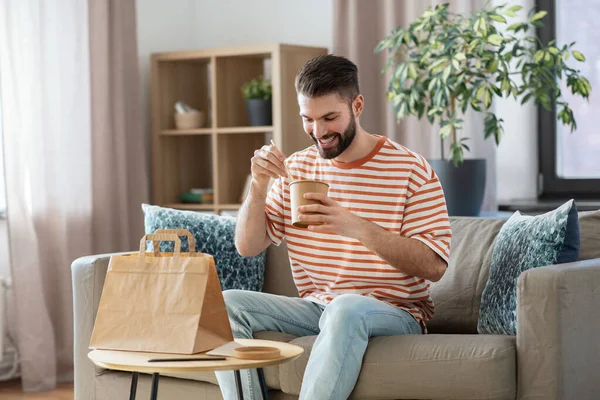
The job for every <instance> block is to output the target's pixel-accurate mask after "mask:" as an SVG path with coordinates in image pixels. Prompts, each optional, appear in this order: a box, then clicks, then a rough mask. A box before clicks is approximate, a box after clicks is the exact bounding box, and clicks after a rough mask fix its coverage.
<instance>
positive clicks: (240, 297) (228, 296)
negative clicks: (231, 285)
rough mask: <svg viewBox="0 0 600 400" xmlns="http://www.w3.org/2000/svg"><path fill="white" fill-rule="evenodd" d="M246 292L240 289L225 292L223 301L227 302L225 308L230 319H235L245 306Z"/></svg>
mask: <svg viewBox="0 0 600 400" xmlns="http://www.w3.org/2000/svg"><path fill="white" fill-rule="evenodd" d="M244 297H246V291H244V290H239V289H227V290H224V291H223V300H225V308H226V309H227V315H229V318H231V317H233V316H234V315H235V314H236V313H237V311H238V310H239V309H240V308H242V306H243V304H244Z"/></svg>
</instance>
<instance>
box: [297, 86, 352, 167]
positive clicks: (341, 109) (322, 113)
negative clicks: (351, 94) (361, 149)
mask: <svg viewBox="0 0 600 400" xmlns="http://www.w3.org/2000/svg"><path fill="white" fill-rule="evenodd" d="M298 104H299V105H300V116H301V117H302V124H303V126H304V132H306V134H307V135H309V136H310V137H311V138H312V140H313V141H314V142H315V145H316V146H317V149H318V150H319V154H321V157H323V158H326V159H331V158H336V157H337V156H339V155H340V154H342V153H343V152H344V150H346V149H347V148H348V146H350V144H351V143H352V140H353V139H354V136H355V135H356V121H355V117H354V113H353V112H352V106H351V105H350V104H348V102H347V101H346V100H345V99H343V98H341V97H340V96H339V95H338V94H336V93H332V94H328V95H325V96H321V97H307V96H304V95H303V94H299V95H298Z"/></svg>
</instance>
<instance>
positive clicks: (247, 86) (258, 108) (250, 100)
mask: <svg viewBox="0 0 600 400" xmlns="http://www.w3.org/2000/svg"><path fill="white" fill-rule="evenodd" d="M242 95H243V96H244V99H245V100H246V110H247V112H248V120H249V122H250V125H251V126H265V125H272V123H273V122H272V121H273V117H272V116H273V112H272V109H271V96H272V88H271V83H270V82H269V81H267V80H265V78H264V77H263V76H259V77H257V78H254V79H252V80H250V81H248V82H246V83H244V84H243V85H242Z"/></svg>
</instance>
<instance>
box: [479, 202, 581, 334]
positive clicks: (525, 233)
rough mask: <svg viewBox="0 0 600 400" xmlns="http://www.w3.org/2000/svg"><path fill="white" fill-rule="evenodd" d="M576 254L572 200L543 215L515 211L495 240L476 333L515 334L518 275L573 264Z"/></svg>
mask: <svg viewBox="0 0 600 400" xmlns="http://www.w3.org/2000/svg"><path fill="white" fill-rule="evenodd" d="M578 254H579V221H578V216H577V208H576V206H575V202H574V201H573V200H569V201H568V202H566V203H565V204H563V205H562V206H560V207H559V208H557V209H555V210H553V211H550V212H548V213H546V214H543V215H537V216H526V215H521V213H519V212H518V211H517V212H515V213H514V214H513V215H512V216H511V217H510V219H509V220H508V221H506V223H505V224H504V225H503V226H502V228H501V229H500V232H499V233H498V237H497V238H496V243H495V245H494V252H493V254H492V263H491V265H490V274H489V278H488V281H487V283H486V285H485V288H484V290H483V295H482V298H481V306H480V308H479V320H478V323H477V331H478V332H479V333H491V334H505V335H516V333H517V332H516V321H517V317H516V315H517V279H518V278H519V275H521V273H522V272H524V271H526V270H528V269H531V268H537V267H543V266H546V265H553V264H562V263H567V262H573V261H575V260H576V259H577V256H578Z"/></svg>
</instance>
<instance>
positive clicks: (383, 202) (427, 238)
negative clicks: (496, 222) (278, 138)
mask: <svg viewBox="0 0 600 400" xmlns="http://www.w3.org/2000/svg"><path fill="white" fill-rule="evenodd" d="M286 164H287V166H288V169H289V170H290V173H291V175H292V177H293V179H295V180H296V179H308V180H311V179H312V180H320V181H323V182H325V183H327V184H329V193H328V196H329V197H330V198H331V199H332V200H335V201H336V202H338V203H339V204H340V205H341V206H342V207H344V208H346V209H347V210H349V211H351V212H353V213H355V214H356V215H358V216H360V217H361V218H364V219H367V220H369V221H371V222H373V223H376V224H378V225H379V226H381V227H382V228H384V229H386V230H388V231H390V232H396V233H398V234H399V235H401V236H404V237H407V238H411V239H415V240H418V241H420V242H422V243H424V244H426V245H427V246H428V247H429V248H431V249H432V250H433V251H435V252H436V253H437V254H439V255H440V256H441V257H442V258H443V259H444V260H445V261H446V263H447V262H448V257H449V252H450V238H451V230H450V223H449V220H448V213H447V211H446V201H445V199H444V193H443V191H442V187H441V185H440V182H439V180H438V178H437V176H436V174H435V172H434V171H433V169H432V168H431V166H430V165H429V164H428V163H427V161H425V159H424V158H423V157H422V156H420V155H419V154H416V153H414V152H412V151H410V150H408V149H407V148H406V147H404V146H401V145H399V144H397V143H395V142H393V141H391V140H390V139H388V138H386V137H384V136H381V137H379V142H378V144H377V146H375V148H374V149H373V151H372V152H371V153H370V154H368V155H367V156H366V157H364V158H362V159H360V160H357V161H354V162H351V163H339V162H336V161H335V160H326V159H323V158H321V157H320V155H319V153H318V150H317V148H316V147H315V146H311V147H309V148H307V149H305V150H303V151H300V152H297V153H294V154H293V155H291V156H290V157H289V158H288V160H287V162H286ZM290 182H291V181H290V180H289V179H287V178H279V179H277V180H276V181H275V182H274V183H273V185H272V186H271V189H270V191H269V195H268V196H267V202H266V209H265V210H266V216H267V231H268V235H269V237H270V239H271V241H272V242H273V243H274V244H275V245H279V244H280V243H281V242H282V240H283V239H284V238H285V240H286V241H287V245H288V253H289V258H290V265H291V268H292V275H293V278H294V282H295V284H296V287H297V288H298V293H299V295H300V297H301V298H304V299H307V300H311V301H313V302H316V303H320V304H328V303H329V302H330V301H331V300H333V298H335V297H336V296H338V295H341V294H346V293H354V294H361V295H364V296H371V297H374V298H376V299H378V300H380V301H383V302H386V303H389V304H391V305H393V306H396V307H399V308H401V309H404V310H406V311H408V312H409V313H411V314H412V315H413V316H414V317H415V319H417V320H418V321H420V322H421V321H423V322H424V321H426V320H428V319H430V318H431V317H432V316H433V310H434V305H433V301H432V300H431V296H430V294H429V286H430V282H429V281H428V280H426V279H423V278H418V277H415V276H410V275H407V274H405V273H403V272H402V271H400V270H398V269H396V268H394V267H392V266H391V265H389V264H388V263H387V262H386V261H384V260H383V259H381V257H379V256H378V255H376V254H375V253H373V252H372V251H370V250H369V249H368V248H366V247H365V246H364V245H363V244H362V243H361V242H360V241H358V240H355V239H351V238H347V237H343V236H339V235H335V234H331V233H316V232H312V231H308V230H307V229H301V228H296V227H294V226H292V223H291V209H290V189H289V184H290ZM401 268H402V267H401V266H400V269H401Z"/></svg>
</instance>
